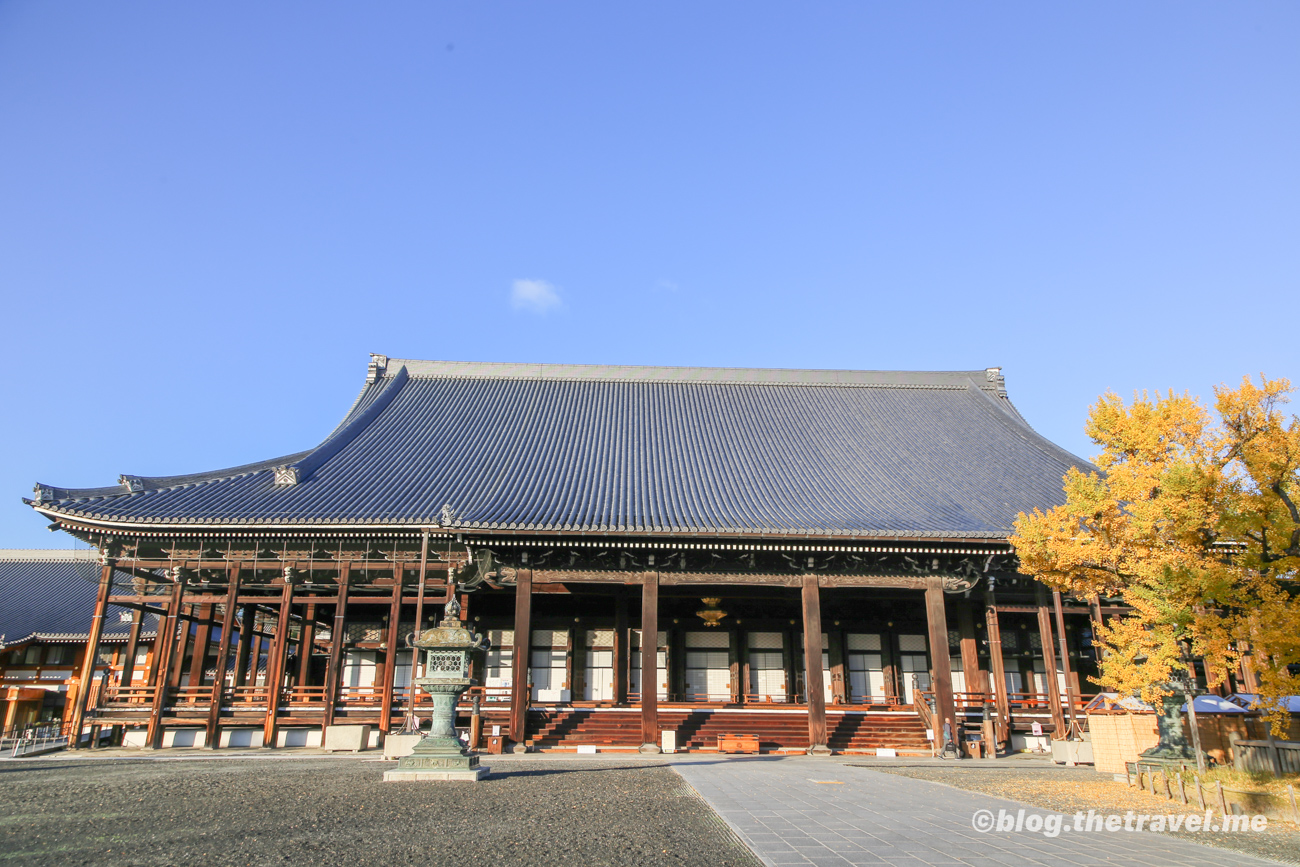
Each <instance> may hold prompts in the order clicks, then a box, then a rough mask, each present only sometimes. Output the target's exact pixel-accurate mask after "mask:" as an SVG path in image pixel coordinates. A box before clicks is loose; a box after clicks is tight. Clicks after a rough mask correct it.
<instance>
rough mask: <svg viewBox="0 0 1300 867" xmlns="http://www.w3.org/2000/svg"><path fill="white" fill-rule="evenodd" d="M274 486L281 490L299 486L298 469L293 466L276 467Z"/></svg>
mask: <svg viewBox="0 0 1300 867" xmlns="http://www.w3.org/2000/svg"><path fill="white" fill-rule="evenodd" d="M274 484H275V486H276V487H280V488H283V487H288V486H290V485H296V484H298V468H297V467H296V466H293V465H290V466H287V467H276V468H275V482H274Z"/></svg>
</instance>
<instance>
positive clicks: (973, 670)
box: [957, 600, 988, 692]
mask: <svg viewBox="0 0 1300 867" xmlns="http://www.w3.org/2000/svg"><path fill="white" fill-rule="evenodd" d="M957 631H958V632H959V633H960V635H961V671H962V677H963V679H964V680H965V681H966V692H988V684H987V683H986V680H987V678H985V676H984V672H983V671H981V670H980V655H979V647H978V645H977V644H976V640H975V618H974V617H973V616H972V615H971V605H970V604H969V603H968V602H967V601H966V600H962V604H961V605H959V606H957Z"/></svg>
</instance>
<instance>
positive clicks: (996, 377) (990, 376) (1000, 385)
mask: <svg viewBox="0 0 1300 867" xmlns="http://www.w3.org/2000/svg"><path fill="white" fill-rule="evenodd" d="M984 379H985V380H986V381H988V382H991V383H993V384H994V385H995V386H996V387H997V390H998V397H1006V396H1007V378H1006V377H1005V376H1003V375H1002V368H1000V367H989V368H986V369H985V370H984Z"/></svg>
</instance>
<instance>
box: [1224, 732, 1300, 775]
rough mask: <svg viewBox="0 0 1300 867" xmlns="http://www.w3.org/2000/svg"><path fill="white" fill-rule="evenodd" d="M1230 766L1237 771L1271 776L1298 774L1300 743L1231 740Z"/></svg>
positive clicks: (1299, 772) (1271, 740)
mask: <svg viewBox="0 0 1300 867" xmlns="http://www.w3.org/2000/svg"><path fill="white" fill-rule="evenodd" d="M1231 742H1232V766H1233V767H1234V768H1236V769H1237V770H1239V771H1251V772H1254V773H1264V774H1273V775H1275V776H1279V777H1280V776H1282V775H1283V774H1300V742H1298V741H1277V740H1273V739H1272V738H1269V739H1268V740H1265V741H1243V740H1237V739H1236V738H1233V739H1232V741H1231Z"/></svg>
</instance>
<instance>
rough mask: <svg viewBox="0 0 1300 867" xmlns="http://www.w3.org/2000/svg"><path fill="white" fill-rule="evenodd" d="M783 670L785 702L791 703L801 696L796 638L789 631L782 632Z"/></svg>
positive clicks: (783, 630)
mask: <svg viewBox="0 0 1300 867" xmlns="http://www.w3.org/2000/svg"><path fill="white" fill-rule="evenodd" d="M781 668H782V670H783V675H784V677H785V700H786V702H787V703H791V702H794V701H796V700H797V698H798V695H799V673H798V671H797V670H796V669H797V666H796V665H795V664H794V638H793V637H792V636H791V634H790V630H789V629H782V630H781Z"/></svg>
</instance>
